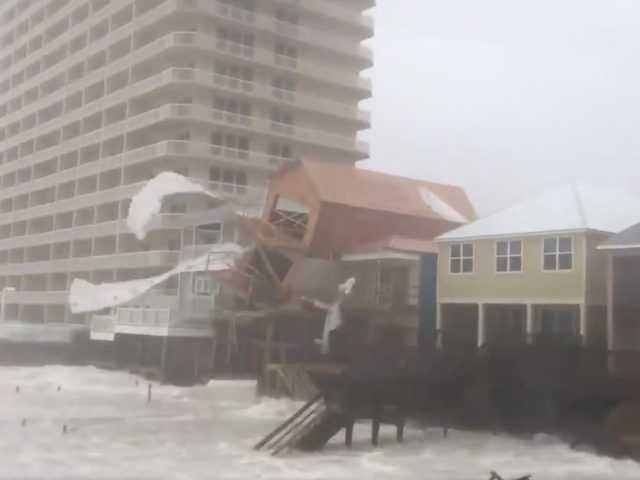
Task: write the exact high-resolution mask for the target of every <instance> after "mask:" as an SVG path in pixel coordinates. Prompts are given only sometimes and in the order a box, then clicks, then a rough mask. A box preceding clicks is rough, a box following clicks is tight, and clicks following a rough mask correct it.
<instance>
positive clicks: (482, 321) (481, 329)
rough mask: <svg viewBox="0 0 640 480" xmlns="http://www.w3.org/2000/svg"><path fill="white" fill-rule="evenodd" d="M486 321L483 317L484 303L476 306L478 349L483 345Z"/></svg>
mask: <svg viewBox="0 0 640 480" xmlns="http://www.w3.org/2000/svg"><path fill="white" fill-rule="evenodd" d="M486 327H487V326H486V321H485V317H484V303H479V304H478V348H479V347H481V346H482V345H484V343H485V341H486V338H485V337H486V333H487V328H486Z"/></svg>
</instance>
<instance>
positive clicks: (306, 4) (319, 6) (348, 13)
mask: <svg viewBox="0 0 640 480" xmlns="http://www.w3.org/2000/svg"><path fill="white" fill-rule="evenodd" d="M278 1H279V2H281V3H284V4H286V5H293V6H295V7H298V8H302V9H305V10H309V11H311V12H314V13H316V14H318V15H322V16H325V17H328V18H332V19H335V20H340V21H342V22H349V23H352V24H354V25H358V26H360V27H363V28H366V29H367V30H371V34H373V18H371V17H370V16H369V15H363V14H361V13H360V12H357V11H355V10H351V9H348V8H343V7H340V6H339V5H338V4H337V3H333V2H324V1H318V0H278Z"/></svg>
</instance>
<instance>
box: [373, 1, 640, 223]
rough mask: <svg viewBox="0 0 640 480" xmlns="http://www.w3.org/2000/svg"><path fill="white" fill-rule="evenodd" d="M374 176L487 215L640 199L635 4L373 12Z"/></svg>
mask: <svg viewBox="0 0 640 480" xmlns="http://www.w3.org/2000/svg"><path fill="white" fill-rule="evenodd" d="M372 13H373V15H374V17H375V20H376V37H375V38H374V39H373V41H372V42H370V44H371V45H372V46H373V48H374V52H375V56H376V58H375V67H374V68H373V70H370V71H368V72H367V74H368V75H369V76H371V77H372V78H373V82H374V98H373V100H371V101H368V102H367V103H366V104H365V106H366V107H367V108H369V109H370V110H371V111H372V113H373V128H372V130H370V131H368V132H365V133H364V134H363V137H364V138H365V139H367V140H369V141H370V142H371V160H369V161H367V162H363V163H362V165H363V166H366V167H368V168H372V169H376V170H382V171H386V172H390V173H396V174H401V175H411V176H416V177H420V178H425V179H429V180H435V181H444V182H450V183H456V184H459V185H462V186H464V187H465V188H467V191H468V192H469V194H470V196H471V199H472V201H473V202H474V204H475V205H476V208H477V210H478V211H479V212H480V213H487V212H490V211H492V210H495V209H496V208H500V207H502V206H504V205H505V204H508V203H510V202H512V201H514V200H517V199H519V198H522V197H523V196H526V195H528V194H531V193H534V192H537V191H540V190H544V189H546V188H549V187H552V186H554V185H558V184H561V183H566V182H569V181H581V180H584V181H589V182H592V183H600V184H607V185H619V186H624V187H628V188H633V189H634V190H635V191H637V192H638V193H640V131H639V130H640V129H639V127H640V121H639V117H640V1H638V0H378V5H377V6H376V8H375V9H374V10H372Z"/></svg>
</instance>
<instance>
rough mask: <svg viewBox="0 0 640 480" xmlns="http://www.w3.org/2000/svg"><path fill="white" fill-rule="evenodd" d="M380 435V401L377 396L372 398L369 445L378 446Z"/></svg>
mask: <svg viewBox="0 0 640 480" xmlns="http://www.w3.org/2000/svg"><path fill="white" fill-rule="evenodd" d="M379 435H380V399H379V398H378V396H377V394H374V397H373V415H372V418H371V444H372V445H373V446H374V447H377V446H378V436H379Z"/></svg>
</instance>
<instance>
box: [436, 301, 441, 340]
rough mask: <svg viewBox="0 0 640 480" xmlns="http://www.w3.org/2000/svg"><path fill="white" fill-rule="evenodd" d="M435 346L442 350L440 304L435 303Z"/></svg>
mask: <svg viewBox="0 0 640 480" xmlns="http://www.w3.org/2000/svg"><path fill="white" fill-rule="evenodd" d="M436 348H437V349H438V350H442V304H441V303H440V302H437V303H436Z"/></svg>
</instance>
